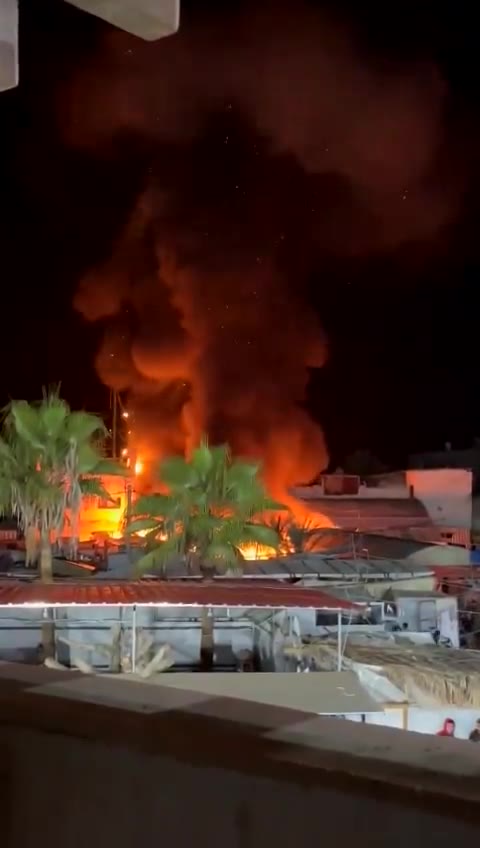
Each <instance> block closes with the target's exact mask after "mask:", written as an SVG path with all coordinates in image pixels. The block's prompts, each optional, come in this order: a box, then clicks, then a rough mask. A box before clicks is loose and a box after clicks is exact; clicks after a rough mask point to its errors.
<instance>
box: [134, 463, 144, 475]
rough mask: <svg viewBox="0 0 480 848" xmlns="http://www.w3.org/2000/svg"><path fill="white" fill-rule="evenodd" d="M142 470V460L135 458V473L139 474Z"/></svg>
mask: <svg viewBox="0 0 480 848" xmlns="http://www.w3.org/2000/svg"><path fill="white" fill-rule="evenodd" d="M142 471H143V462H142V461H141V460H140V459H137V461H136V463H135V474H141V473H142Z"/></svg>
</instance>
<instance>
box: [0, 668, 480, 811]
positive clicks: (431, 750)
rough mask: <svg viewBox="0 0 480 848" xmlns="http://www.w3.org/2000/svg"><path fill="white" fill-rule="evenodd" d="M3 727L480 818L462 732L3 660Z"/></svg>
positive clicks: (476, 775) (473, 750)
mask: <svg viewBox="0 0 480 848" xmlns="http://www.w3.org/2000/svg"><path fill="white" fill-rule="evenodd" d="M87 705H88V708H87ZM0 725H2V726H3V727H4V728H5V727H10V728H13V727H15V728H17V729H21V728H26V729H27V728H28V729H29V730H31V731H32V730H33V731H37V732H41V733H47V734H48V733H50V734H61V735H63V736H66V737H72V738H76V739H88V740H91V741H93V742H96V743H98V744H108V745H116V746H117V747H123V748H124V747H129V748H132V749H134V750H137V751H143V752H144V753H146V754H148V755H155V754H162V755H164V756H167V757H171V758H173V759H176V760H178V761H182V762H188V763H189V764H193V765H195V766H197V767H202V766H203V767H222V768H225V769H229V770H231V771H236V772H242V773H244V774H249V775H258V776H262V777H268V778H271V779H274V780H278V781H285V782H288V783H296V784H298V785H301V786H308V787H313V786H317V785H327V786H328V787H329V788H339V789H341V790H343V791H349V792H352V793H354V794H356V795H359V794H361V795H366V796H369V797H374V798H375V799H376V800H377V801H378V800H391V801H395V802H397V803H398V802H399V801H400V802H401V803H403V804H406V805H409V806H420V807H421V808H422V809H423V810H425V809H429V808H430V809H432V810H433V811H434V812H435V813H436V814H437V815H438V814H440V815H448V816H449V817H450V818H452V817H454V818H461V819H464V820H468V821H470V822H471V821H474V822H475V823H478V822H480V805H479V803H478V802H479V801H480V757H479V751H478V748H477V747H476V746H475V745H473V744H472V743H467V742H463V741H459V740H455V739H446V738H437V737H432V736H426V735H423V734H416V733H408V732H406V731H398V730H393V729H390V728H384V727H375V726H372V725H365V724H357V723H354V722H349V721H344V720H341V719H329V718H323V717H321V718H320V717H319V718H311V717H308V716H306V715H305V714H304V713H298V712H295V711H293V710H286V709H280V708H272V707H267V706H264V705H262V704H252V703H247V702H244V701H239V700H234V699H229V698H212V697H208V696H205V695H200V694H199V693H198V692H197V693H195V692H185V691H181V690H177V689H171V688H167V687H163V686H161V684H158V683H156V684H149V683H146V682H138V681H133V680H128V679H117V678H112V677H109V676H106V675H103V676H95V675H92V676H89V675H81V674H77V673H75V672H56V671H51V670H49V669H45V668H41V667H33V666H22V665H14V664H0ZM212 740H214V741H213V742H212Z"/></svg>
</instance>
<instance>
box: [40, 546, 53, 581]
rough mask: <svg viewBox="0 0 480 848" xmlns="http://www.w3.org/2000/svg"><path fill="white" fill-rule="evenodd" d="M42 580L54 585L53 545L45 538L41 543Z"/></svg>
mask: <svg viewBox="0 0 480 848" xmlns="http://www.w3.org/2000/svg"><path fill="white" fill-rule="evenodd" d="M40 580H41V581H42V583H53V557H52V545H51V543H50V539H49V538H48V537H45V536H42V539H41V541H40Z"/></svg>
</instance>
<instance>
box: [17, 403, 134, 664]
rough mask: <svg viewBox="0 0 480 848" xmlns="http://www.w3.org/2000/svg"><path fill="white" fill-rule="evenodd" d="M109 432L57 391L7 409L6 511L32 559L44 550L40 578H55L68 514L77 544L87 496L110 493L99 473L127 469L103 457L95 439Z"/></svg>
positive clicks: (45, 629)
mask: <svg viewBox="0 0 480 848" xmlns="http://www.w3.org/2000/svg"><path fill="white" fill-rule="evenodd" d="M104 431H105V425H104V424H103V421H102V420H101V418H99V417H98V416H95V415H90V414H89V413H86V412H72V411H71V410H70V407H69V406H68V404H67V403H65V401H63V400H62V399H61V398H60V397H59V396H58V394H57V393H49V394H46V395H45V396H44V397H43V399H42V401H40V403H38V404H29V403H28V402H27V401H12V402H11V403H10V404H9V406H8V407H7V409H6V410H5V411H4V420H3V430H2V434H1V436H0V512H6V513H10V514H11V515H13V516H14V517H15V518H16V519H17V521H18V523H19V525H20V528H21V529H22V531H23V533H24V536H25V542H26V561H27V564H31V562H32V561H34V560H36V559H37V555H38V553H39V573H40V579H41V580H42V581H43V582H44V583H50V582H52V580H53V568H52V562H53V550H52V544H53V542H54V540H55V539H56V538H58V536H59V535H60V534H61V532H62V530H63V528H64V526H65V522H66V518H67V512H68V513H69V515H70V521H71V524H72V544H73V547H74V548H75V547H76V544H77V527H78V519H79V513H80V508H81V499H82V494H95V495H99V496H100V497H108V493H106V492H105V490H104V488H103V486H102V485H101V482H100V479H99V476H98V475H100V474H104V473H110V474H112V473H124V469H122V468H120V467H117V466H116V465H115V464H114V463H112V462H111V461H109V460H105V459H103V457H102V456H101V453H100V452H99V449H98V447H96V446H95V443H94V438H95V436H96V435H98V433H101V432H104ZM42 641H43V646H44V652H45V654H46V655H47V656H50V655H52V652H53V648H54V643H53V624H51V623H50V622H49V623H48V624H45V625H44V626H42Z"/></svg>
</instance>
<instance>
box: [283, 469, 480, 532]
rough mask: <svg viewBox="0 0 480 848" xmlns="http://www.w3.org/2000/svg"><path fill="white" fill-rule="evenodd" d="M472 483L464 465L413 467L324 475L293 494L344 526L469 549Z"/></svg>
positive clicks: (471, 476) (334, 523)
mask: <svg viewBox="0 0 480 848" xmlns="http://www.w3.org/2000/svg"><path fill="white" fill-rule="evenodd" d="M472 486H473V474H472V472H471V471H470V470H467V469H465V468H436V469H431V470H430V469H421V470H420V469H418V470H415V469H413V470H409V471H402V472H395V473H389V474H379V475H376V476H375V477H371V478H368V479H367V480H365V481H363V482H361V481H360V478H358V477H357V478H355V477H354V476H353V475H346V476H345V475H343V474H336V475H324V477H322V479H321V482H320V484H319V485H315V486H306V487H298V488H295V489H293V490H292V495H293V496H294V497H296V498H298V499H299V500H301V501H305V502H307V503H308V506H309V508H310V509H311V510H313V511H314V512H317V513H322V514H323V515H325V516H326V518H328V519H329V521H330V522H332V523H333V525H334V526H336V527H338V528H340V529H342V530H347V531H351V532H355V531H359V532H363V533H377V534H383V535H394V536H398V537H407V538H410V539H416V540H418V541H422V542H432V543H436V544H445V545H461V546H464V547H469V546H470V543H471V531H472Z"/></svg>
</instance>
